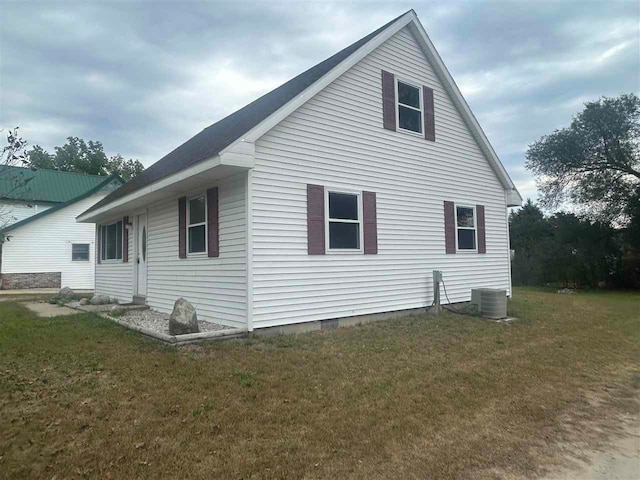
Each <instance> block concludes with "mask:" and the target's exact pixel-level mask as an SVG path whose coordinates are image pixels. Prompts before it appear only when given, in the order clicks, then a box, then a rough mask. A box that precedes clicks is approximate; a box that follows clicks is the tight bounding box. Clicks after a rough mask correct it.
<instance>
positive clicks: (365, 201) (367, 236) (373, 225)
mask: <svg viewBox="0 0 640 480" xmlns="http://www.w3.org/2000/svg"><path fill="white" fill-rule="evenodd" d="M362 217H363V218H362V221H363V230H364V253H365V254H373V255H375V254H377V253H378V220H377V212H376V193H375V192H362Z"/></svg>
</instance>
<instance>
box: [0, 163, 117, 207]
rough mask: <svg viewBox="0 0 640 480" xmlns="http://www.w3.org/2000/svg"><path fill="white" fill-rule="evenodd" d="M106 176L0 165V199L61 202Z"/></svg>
mask: <svg viewBox="0 0 640 480" xmlns="http://www.w3.org/2000/svg"><path fill="white" fill-rule="evenodd" d="M105 178H106V177H105V176H101V175H87V174H85V173H75V172H63V171H60V170H47V169H38V170H31V169H30V168H23V167H13V166H8V165H4V166H0V199H4V200H17V201H24V202H45V203H62V202H68V201H69V200H72V199H74V198H76V197H77V196H78V195H82V194H83V193H85V192H86V191H87V190H91V189H92V188H95V187H96V185H101V184H102V183H103V182H104V179H105Z"/></svg>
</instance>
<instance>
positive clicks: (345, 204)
mask: <svg viewBox="0 0 640 480" xmlns="http://www.w3.org/2000/svg"><path fill="white" fill-rule="evenodd" d="M328 204H329V205H328V207H329V209H328V210H329V215H328V223H329V228H328V235H329V250H360V231H361V228H360V195H358V194H353V193H341V192H328Z"/></svg>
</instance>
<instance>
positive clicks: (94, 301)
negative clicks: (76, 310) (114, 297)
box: [89, 295, 111, 305]
mask: <svg viewBox="0 0 640 480" xmlns="http://www.w3.org/2000/svg"><path fill="white" fill-rule="evenodd" d="M89 303H91V305H108V304H109V303H111V299H110V298H109V296H108V295H94V296H93V297H91V300H90V302H89Z"/></svg>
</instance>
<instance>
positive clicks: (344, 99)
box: [252, 29, 510, 328]
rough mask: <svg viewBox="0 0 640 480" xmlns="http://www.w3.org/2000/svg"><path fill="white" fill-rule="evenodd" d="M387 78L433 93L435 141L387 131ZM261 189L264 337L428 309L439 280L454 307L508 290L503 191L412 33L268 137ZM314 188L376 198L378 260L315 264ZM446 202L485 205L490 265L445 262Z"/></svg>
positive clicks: (449, 258) (257, 192)
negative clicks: (310, 205) (309, 192)
mask: <svg viewBox="0 0 640 480" xmlns="http://www.w3.org/2000/svg"><path fill="white" fill-rule="evenodd" d="M381 70H387V71H390V72H392V73H394V74H395V75H396V76H397V77H398V78H401V79H406V80H407V81H408V82H410V83H412V84H415V85H426V86H428V87H430V88H433V90H434V101H435V122H436V130H437V131H436V141H435V142H428V141H426V140H425V139H424V138H422V137H420V136H417V135H407V134H404V133H403V132H393V131H389V130H385V129H384V128H383V125H382V87H381V81H380V75H381V74H380V72H381ZM252 178H253V183H252V188H253V199H254V203H253V209H252V216H253V225H252V231H253V250H252V258H253V325H254V327H255V328H260V327H267V326H273V325H282V324H286V323H296V322H305V321H313V320H322V319H329V318H336V317H344V316H352V315H361V314H370V313H377V312H385V311H392V310H400V309H408V308H416V307H424V306H427V305H429V304H430V303H431V301H432V298H433V291H432V286H431V283H432V276H431V272H432V270H434V269H439V270H442V271H443V273H444V280H445V282H446V286H447V293H448V295H449V298H450V300H451V301H452V302H459V301H465V300H469V299H470V292H471V288H475V287H499V288H506V289H509V250H508V243H507V241H508V234H507V222H506V215H505V210H506V202H505V193H504V189H503V187H502V185H501V184H500V182H499V180H498V178H497V177H496V175H495V173H494V172H493V170H492V169H491V167H490V165H489V163H488V161H487V159H486V158H485V157H484V156H483V154H482V152H481V150H480V149H479V147H478V145H477V143H476V142H475V140H474V139H473V137H472V135H471V133H470V132H469V130H468V128H467V126H466V125H465V123H464V122H463V120H462V118H461V116H460V115H459V113H458V111H457V110H456V108H455V107H454V105H453V104H452V102H451V101H450V99H449V97H448V95H447V93H446V92H445V91H444V89H443V87H442V85H441V83H440V82H439V80H438V79H437V77H436V76H435V74H434V72H433V70H432V69H431V67H430V66H429V64H428V63H427V61H426V59H425V57H424V56H423V53H422V51H421V50H420V47H419V46H418V44H417V42H416V41H415V39H414V38H413V36H412V34H411V33H410V32H409V31H408V30H407V29H403V30H401V31H400V32H398V33H397V34H396V35H394V36H393V37H392V38H391V39H389V40H388V41H387V42H385V43H384V44H383V45H381V46H380V47H379V48H377V49H376V50H375V51H373V52H372V53H371V54H369V55H368V56H367V57H365V58H364V59H363V60H362V61H360V62H359V63H358V64H356V65H355V66H354V67H353V68H351V69H350V70H349V71H347V72H346V73H345V74H343V75H342V76H341V77H339V78H338V79H337V80H335V81H334V82H333V83H331V84H330V85H329V86H328V87H327V88H325V89H324V90H323V91H321V92H320V93H319V94H317V95H316V96H315V97H314V98H312V99H311V100H309V101H308V102H307V103H306V104H305V105H303V106H302V107H300V108H299V109H298V110H296V111H295V112H294V113H293V114H291V115H290V116H289V117H287V118H286V119H285V120H284V121H282V122H281V123H280V124H279V125H277V126H276V127H275V128H273V129H272V130H271V131H269V132H268V133H267V134H265V135H264V136H263V137H261V138H260V139H259V140H258V141H257V142H256V167H255V169H254V171H253V173H252ZM307 184H317V185H324V186H325V187H326V188H331V189H333V190H336V191H341V190H344V191H372V192H376V196H377V212H378V214H377V215H378V216H377V226H378V255H363V254H361V253H345V254H342V255H308V254H307V217H306V215H307V210H306V185H307ZM444 200H450V201H453V202H456V203H461V204H472V205H475V204H482V205H484V206H485V219H486V243H487V253H486V254H483V255H480V254H476V255H446V254H445V240H444V211H443V201H444ZM509 293H510V292H509Z"/></svg>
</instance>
